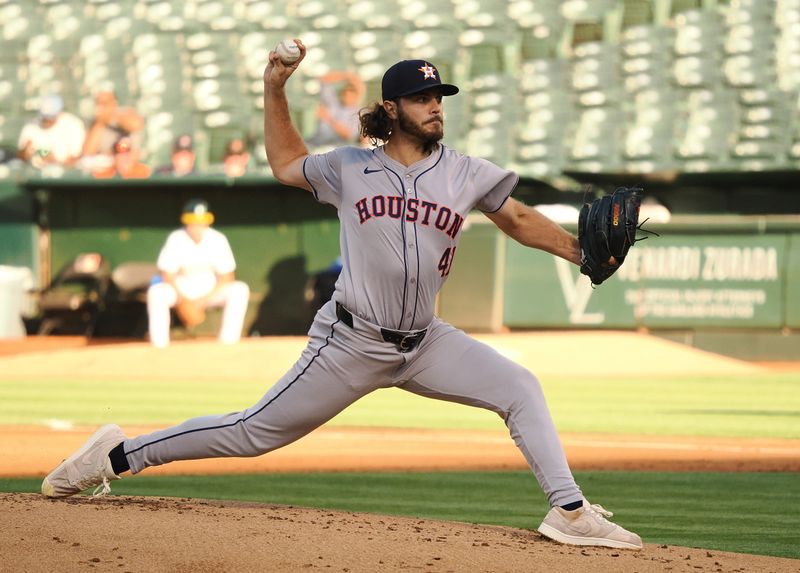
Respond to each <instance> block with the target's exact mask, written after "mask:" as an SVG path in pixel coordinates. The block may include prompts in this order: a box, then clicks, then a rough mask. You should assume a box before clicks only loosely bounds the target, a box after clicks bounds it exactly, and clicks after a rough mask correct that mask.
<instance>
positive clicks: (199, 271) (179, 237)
mask: <svg viewBox="0 0 800 573" xmlns="http://www.w3.org/2000/svg"><path fill="white" fill-rule="evenodd" d="M156 264H157V266H158V268H159V270H160V271H162V272H167V273H172V274H175V275H176V277H175V288H173V287H172V285H170V284H168V283H166V282H160V283H156V284H154V285H152V286H151V287H150V288H149V289H148V290H147V315H148V318H149V321H150V342H151V343H152V344H153V345H154V346H157V347H160V348H163V347H165V346H168V345H169V327H170V312H169V309H170V308H172V307H173V306H175V304H176V303H177V302H178V297H179V296H180V297H181V298H186V299H189V300H195V299H198V298H201V297H204V296H207V295H208V294H210V293H211V292H212V291H213V290H214V288H215V286H216V284H217V276H218V275H224V274H227V273H231V272H233V271H234V270H235V269H236V261H235V260H234V258H233V252H232V251H231V247H230V244H229V243H228V239H227V238H226V237H225V235H223V234H222V233H220V232H219V231H217V230H216V229H213V228H211V227H209V228H208V229H206V230H205V231H204V232H203V236H202V238H201V240H200V242H199V243H195V241H194V240H193V239H192V238H191V237H190V236H189V233H188V232H187V231H186V229H183V228H181V229H177V230H175V231H173V232H172V233H170V235H169V237H167V241H166V243H165V244H164V246H163V247H162V249H161V252H160V253H159V255H158V262H157V263H156ZM176 289H177V290H176ZM249 299H250V289H249V287H248V286H247V284H246V283H244V282H242V281H232V282H230V283H227V284H226V285H224V286H223V287H222V288H221V289H220V290H219V291H218V292H216V293H215V294H214V295H213V296H212V297H211V299H210V300H209V301H208V304H207V305H206V306H208V307H219V306H223V307H224V310H223V315H222V326H221V327H220V332H219V340H220V342H223V343H226V344H233V343H236V342H238V341H239V339H240V337H241V334H242V327H243V325H244V316H245V313H246V312H247V303H248V301H249Z"/></svg>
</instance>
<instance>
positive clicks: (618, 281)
mask: <svg viewBox="0 0 800 573" xmlns="http://www.w3.org/2000/svg"><path fill="white" fill-rule="evenodd" d="M787 244H788V236H786V235H725V236H709V235H703V236H697V235H672V236H666V237H661V238H659V239H654V240H647V241H645V242H643V243H639V244H637V245H636V246H635V247H634V248H633V249H631V250H630V252H629V254H628V257H627V259H626V260H625V264H624V265H623V266H622V268H621V269H620V270H619V271H618V272H617V273H616V274H615V275H614V276H613V277H612V278H610V279H609V280H607V281H606V282H604V283H603V284H602V285H600V286H598V287H594V288H593V287H592V285H591V284H590V283H589V280H588V279H587V278H586V277H584V276H583V275H580V273H579V272H578V269H577V267H575V265H572V264H570V263H567V262H566V261H564V260H562V259H558V258H557V257H554V256H552V255H547V254H543V253H535V252H534V251H531V250H530V249H525V247H522V246H519V245H516V244H515V245H513V246H510V247H509V249H508V258H507V265H506V271H507V274H506V277H507V281H506V289H505V308H504V316H505V320H506V324H507V325H508V326H512V327H525V326H531V327H534V326H536V327H558V326H562V327H568V326H597V327H605V328H617V327H636V326H646V327H654V328H683V327H698V326H702V327H726V326H734V327H740V326H748V327H780V326H781V325H782V321H783V310H784V304H785V296H784V295H785V288H786V280H785V278H786V277H785V273H786V267H787V261H786V259H787V251H788V246H787ZM525 251H528V252H525ZM534 253H535V254H534Z"/></svg>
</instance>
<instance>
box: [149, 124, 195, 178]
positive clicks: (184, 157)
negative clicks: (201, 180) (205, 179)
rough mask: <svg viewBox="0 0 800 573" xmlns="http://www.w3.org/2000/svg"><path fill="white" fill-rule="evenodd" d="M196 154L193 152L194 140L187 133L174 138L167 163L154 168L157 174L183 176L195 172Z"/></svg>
mask: <svg viewBox="0 0 800 573" xmlns="http://www.w3.org/2000/svg"><path fill="white" fill-rule="evenodd" d="M196 163H197V155H196V154H195V152H194V140H193V139H192V136H191V135H189V134H188V133H184V134H183V135H179V136H178V137H176V138H175V143H174V144H173V145H172V155H171V156H170V160H169V165H164V166H162V167H159V168H158V169H156V174H157V175H174V176H175V177H183V176H184V175H193V174H195V173H197V165H196Z"/></svg>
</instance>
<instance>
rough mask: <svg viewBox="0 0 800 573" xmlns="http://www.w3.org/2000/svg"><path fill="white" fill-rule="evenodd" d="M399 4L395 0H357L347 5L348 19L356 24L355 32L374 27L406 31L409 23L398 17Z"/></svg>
mask: <svg viewBox="0 0 800 573" xmlns="http://www.w3.org/2000/svg"><path fill="white" fill-rule="evenodd" d="M398 11H399V6H398V5H397V2H395V1H394V0H392V1H389V2H386V1H385V0H355V1H354V2H352V3H351V4H350V5H349V6H348V7H347V20H348V21H349V22H351V23H353V24H354V28H355V30H354V32H355V33H359V32H362V31H365V30H373V29H380V30H385V29H394V30H397V31H405V30H406V29H407V28H408V23H407V22H404V21H403V20H401V19H400V18H397V13H398Z"/></svg>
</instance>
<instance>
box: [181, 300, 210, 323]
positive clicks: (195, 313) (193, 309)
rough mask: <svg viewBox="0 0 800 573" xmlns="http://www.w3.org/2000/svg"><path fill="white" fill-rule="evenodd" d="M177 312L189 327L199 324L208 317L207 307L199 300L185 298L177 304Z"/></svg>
mask: <svg viewBox="0 0 800 573" xmlns="http://www.w3.org/2000/svg"><path fill="white" fill-rule="evenodd" d="M175 313H176V314H177V315H178V318H180V319H181V322H182V323H183V324H184V326H186V327H188V328H191V327H193V326H197V325H198V324H200V323H201V322H203V321H204V320H205V319H206V311H205V309H204V308H203V307H202V306H201V305H200V304H198V303H197V302H195V301H193V300H188V299H185V298H184V299H181V300H179V301H178V304H176V305H175Z"/></svg>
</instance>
